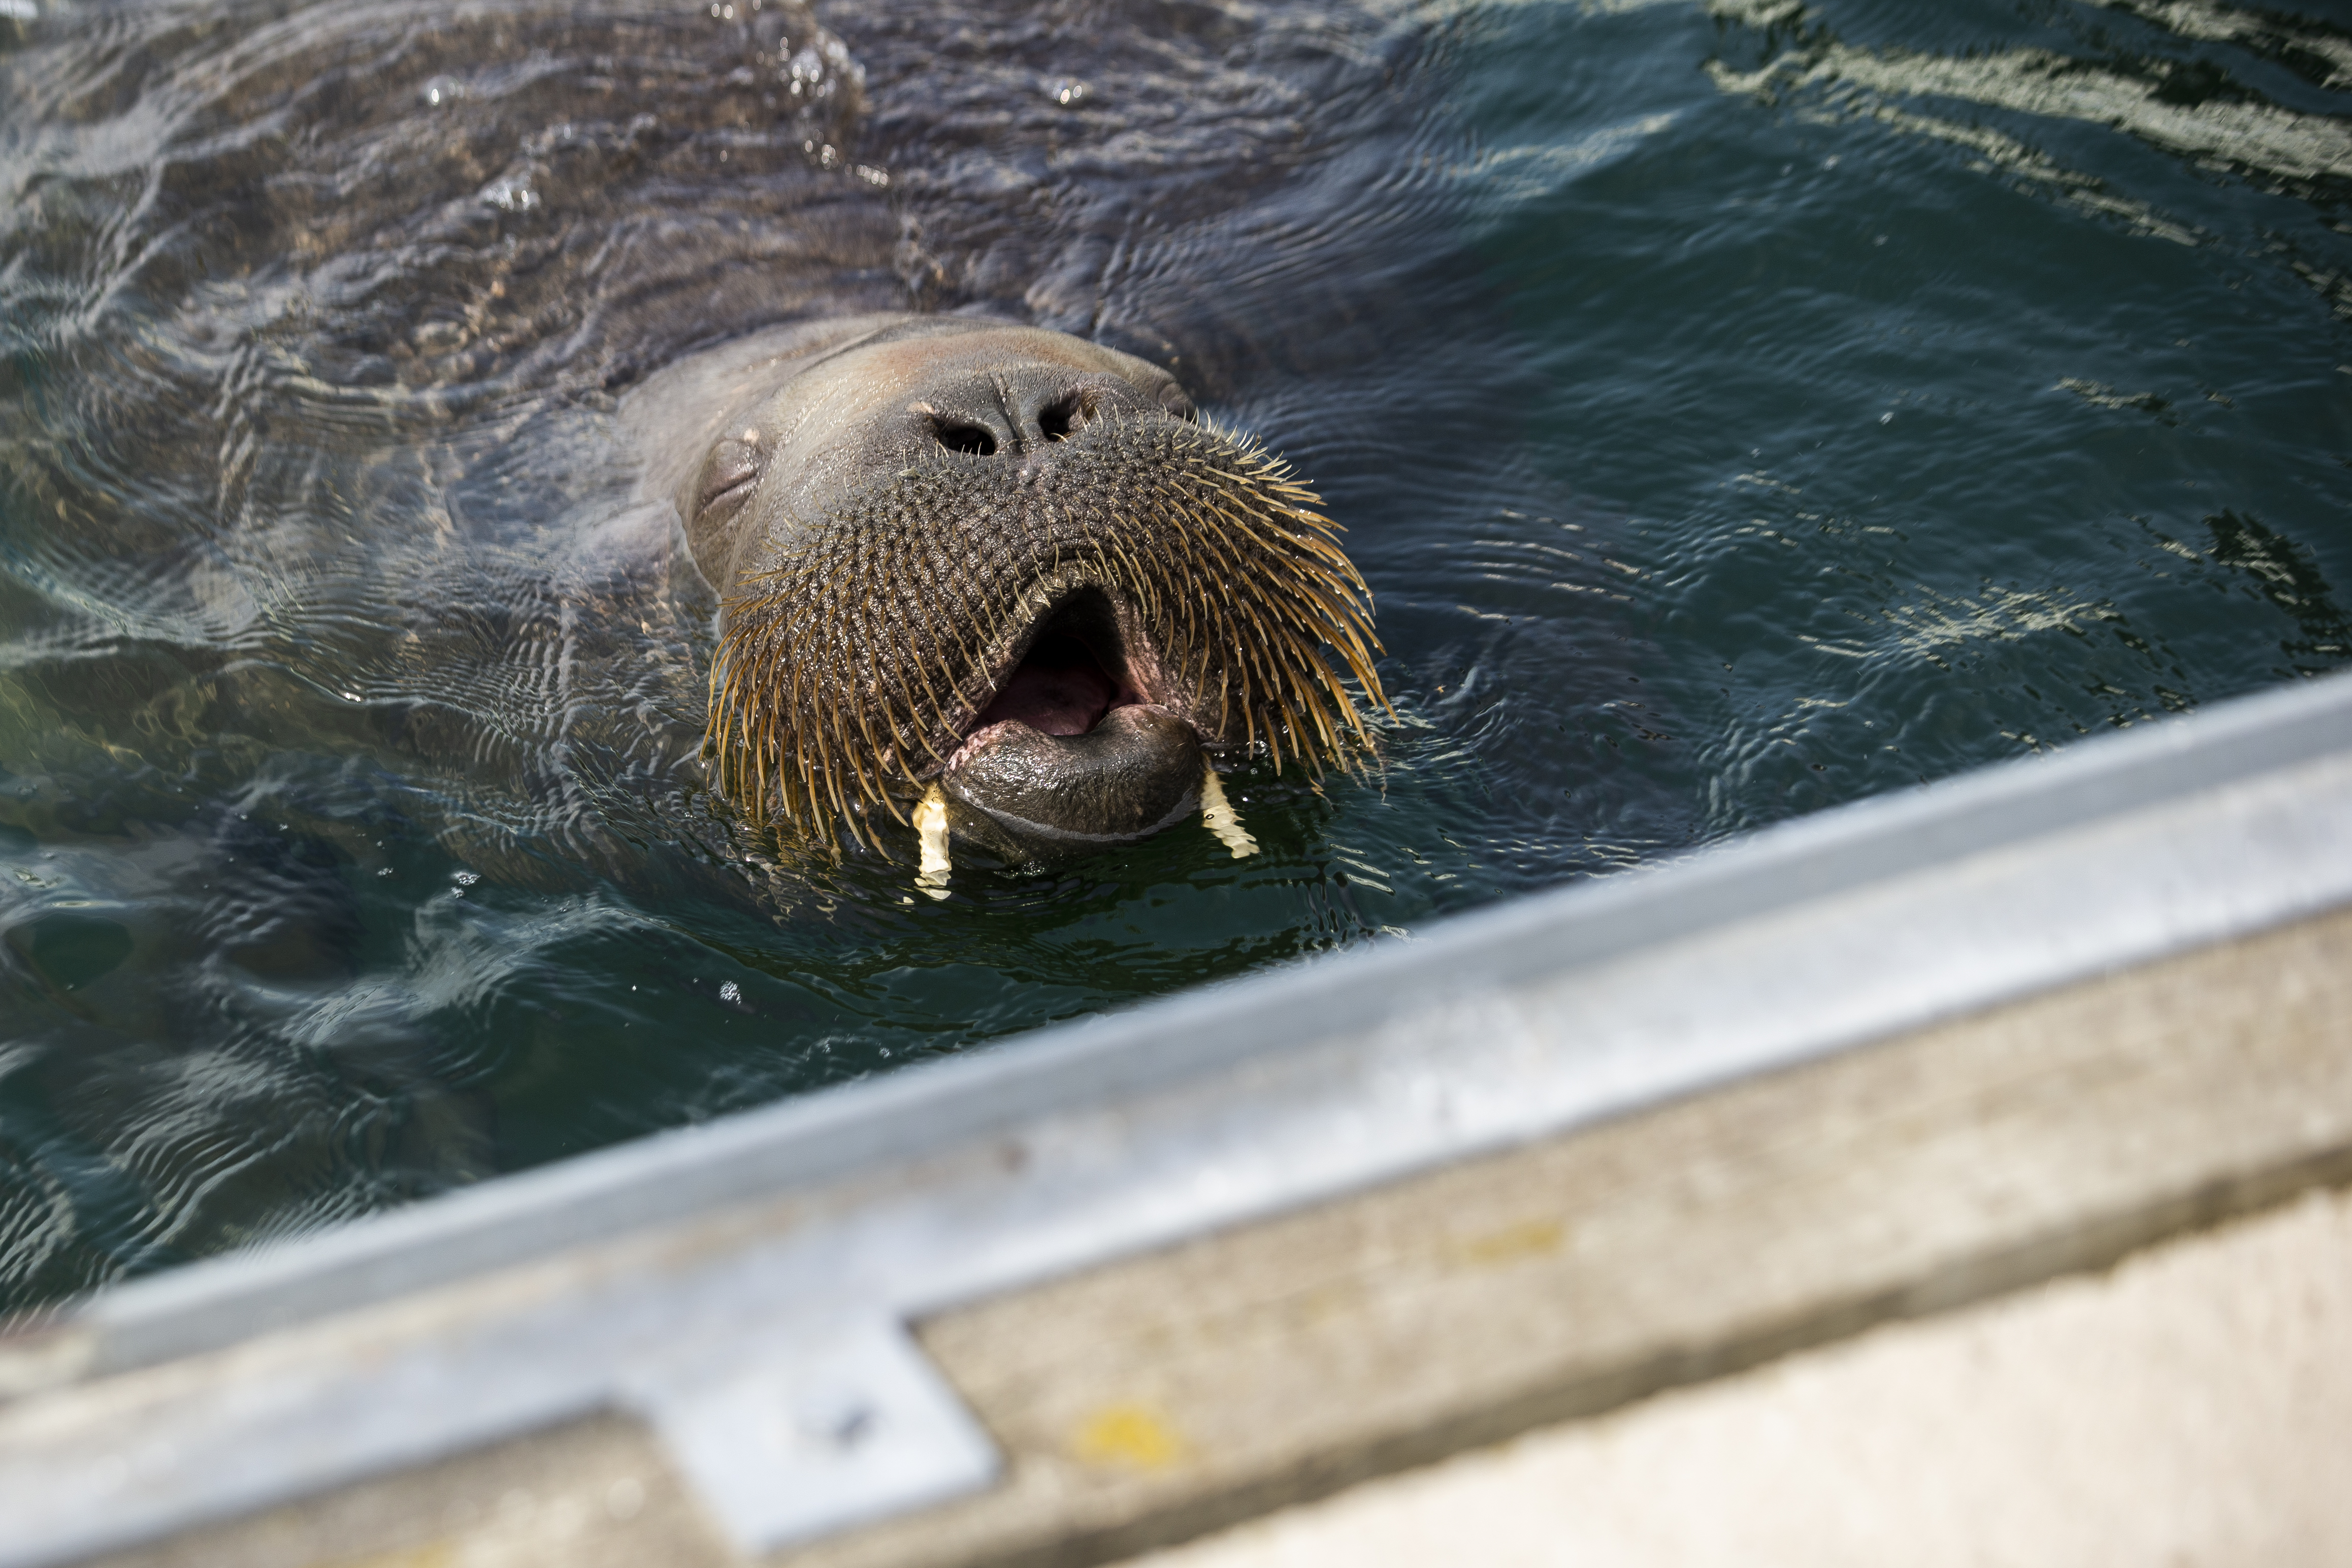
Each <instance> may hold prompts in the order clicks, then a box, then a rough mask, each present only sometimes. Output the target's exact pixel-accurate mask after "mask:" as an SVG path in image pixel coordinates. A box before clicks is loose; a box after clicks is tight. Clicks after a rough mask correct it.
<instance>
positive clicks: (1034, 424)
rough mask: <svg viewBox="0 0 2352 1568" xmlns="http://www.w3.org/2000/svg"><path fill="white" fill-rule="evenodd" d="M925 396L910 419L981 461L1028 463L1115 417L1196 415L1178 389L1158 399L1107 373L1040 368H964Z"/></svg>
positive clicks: (930, 387)
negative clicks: (1021, 460)
mask: <svg viewBox="0 0 2352 1568" xmlns="http://www.w3.org/2000/svg"><path fill="white" fill-rule="evenodd" d="M923 394H924V395H923V396H922V397H921V398H920V399H919V400H918V401H916V402H914V403H912V404H910V405H908V414H910V415H912V416H914V417H915V418H916V419H917V420H918V421H919V422H921V423H922V424H923V425H926V426H928V427H929V433H930V435H931V437H932V438H933V439H934V440H936V441H937V442H938V443H939V444H940V446H942V447H946V448H947V449H948V450H949V451H950V452H961V453H964V454H966V455H968V456H971V457H975V458H996V457H1003V458H1025V457H1029V456H1032V455H1034V454H1035V453H1037V452H1040V451H1042V450H1044V449H1045V447H1048V446H1050V445H1051V444H1053V443H1054V442H1056V441H1066V440H1068V439H1070V438H1071V437H1074V436H1076V434H1077V433H1078V432H1079V431H1080V430H1083V429H1085V428H1086V426H1087V425H1089V424H1091V423H1092V422H1093V421H1095V420H1097V419H1098V418H1102V417H1104V416H1110V415H1119V414H1125V415H1130V416H1133V415H1144V414H1173V415H1175V416H1178V417H1180V418H1190V417H1192V400H1191V399H1189V398H1187V397H1185V396H1184V395H1183V394H1182V393H1181V391H1178V390H1176V389H1175V388H1173V387H1169V388H1165V389H1162V390H1161V391H1160V395H1158V396H1151V395H1146V394H1145V393H1144V392H1143V391H1142V390H1141V389H1140V388H1138V387H1136V386H1135V385H1133V384H1130V383H1129V382H1128V381H1126V380H1124V379H1122V378H1121V377H1118V376H1116V375H1112V374H1108V373H1102V372H1094V373H1088V372H1082V371H1075V370H1072V369H1070V368H1069V367H1067V366H1063V365H1053V364H1044V363H1015V364H1011V365H1003V366H991V367H989V368H986V369H982V370H964V369H961V367H959V368H958V372H957V374H952V375H950V376H947V377H942V378H940V380H939V381H938V382H936V383H935V384H930V385H927V386H925V387H924V388H923Z"/></svg>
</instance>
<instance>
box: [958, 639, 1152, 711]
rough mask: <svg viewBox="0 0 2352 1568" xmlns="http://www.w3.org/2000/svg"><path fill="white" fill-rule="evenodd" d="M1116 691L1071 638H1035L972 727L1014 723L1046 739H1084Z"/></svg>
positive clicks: (1100, 667)
mask: <svg viewBox="0 0 2352 1568" xmlns="http://www.w3.org/2000/svg"><path fill="white" fill-rule="evenodd" d="M1117 700H1118V685H1117V684H1116V683H1115V682H1113V681H1112V679H1110V677H1109V676H1108V675H1105V674H1104V673H1103V668H1102V666H1101V665H1100V664H1099V663H1097V662H1096V659H1095V656H1094V655H1093V654H1091V653H1089V652H1088V651H1087V645H1086V644H1084V643H1082V642H1080V641H1079V640H1078V639H1077V638H1076V637H1060V636H1048V637H1040V638H1038V639H1037V643H1036V646H1035V647H1032V648H1031V649H1030V650H1029V657H1028V658H1024V659H1023V660H1022V661H1021V666H1020V668H1017V669H1015V670H1014V671H1013V674H1012V676H1011V678H1010V679H1007V680H1006V681H1005V683H1004V685H1003V688H1002V689H1000V690H999V691H998V692H997V694H996V699H995V700H993V701H992V702H991V703H989V705H988V706H987V707H986V708H985V709H983V710H982V711H981V715H980V719H979V721H978V722H976V723H975V724H974V725H973V726H972V728H973V729H974V730H975V731H979V730H984V729H986V728H987V727H988V726H989V725H991V724H1001V723H1003V721H1006V720H1007V719H1018V720H1019V721H1021V722H1023V723H1024V724H1026V725H1028V726H1029V727H1030V728H1031V729H1033V730H1034V731H1037V732H1038V733H1040V734H1044V735H1083V734H1086V733H1087V731H1090V730H1092V729H1093V728H1094V727H1095V726H1096V725H1097V724H1099V723H1101V722H1102V717H1103V715H1104V714H1106V713H1108V712H1109V711H1110V710H1111V706H1112V704H1113V703H1115V702H1116V701H1117Z"/></svg>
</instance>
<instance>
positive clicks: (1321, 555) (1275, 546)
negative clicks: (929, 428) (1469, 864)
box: [709, 416, 1387, 886]
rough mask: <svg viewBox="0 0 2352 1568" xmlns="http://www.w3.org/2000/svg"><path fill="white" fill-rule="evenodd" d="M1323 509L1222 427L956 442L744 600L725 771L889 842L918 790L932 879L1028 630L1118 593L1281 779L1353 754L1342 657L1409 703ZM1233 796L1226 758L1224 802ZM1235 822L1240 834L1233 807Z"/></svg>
mask: <svg viewBox="0 0 2352 1568" xmlns="http://www.w3.org/2000/svg"><path fill="white" fill-rule="evenodd" d="M1321 504H1322V503H1321V501H1320V500H1319V499H1318V497H1317V496H1316V495H1315V493H1314V492H1313V491H1312V490H1310V489H1307V487H1306V486H1304V485H1303V484H1301V483H1299V482H1298V481H1297V479H1295V478H1293V477H1292V475H1291V473H1290V470H1289V468H1287V466H1286V465H1285V464H1284V463H1283V462H1282V461H1281V460H1280V459H1278V458H1275V457H1273V456H1272V455H1270V454H1269V453H1267V452H1266V451H1265V449H1264V448H1263V447H1260V446H1258V445H1257V444H1256V443H1255V442H1253V441H1250V440H1247V439H1245V438H1243V437H1239V436H1236V435H1234V434H1233V433H1231V432H1228V431H1224V430H1222V429H1219V428H1217V427H1215V426H1206V425H1192V424H1187V423H1181V422H1178V421H1175V420H1171V419H1164V418H1137V417H1126V416H1104V417H1100V418H1096V419H1094V420H1092V421H1090V422H1088V423H1087V424H1086V425H1085V426H1083V427H1082V428H1080V429H1078V430H1076V431H1075V432H1074V433H1073V434H1072V435H1071V436H1070V437H1067V438H1066V439H1065V440H1062V441H1059V442H1057V443H1055V447H1054V449H1053V454H1052V458H1051V461H1050V462H1044V463H1039V464H1036V465H1033V466H1031V467H1028V468H1014V467H1013V466H1010V465H1007V464H1005V463H1003V462H1001V461H991V460H989V459H988V458H984V457H974V456H971V455H970V454H965V453H961V452H956V451H950V450H948V449H946V448H944V447H942V448H941V449H940V450H938V451H936V452H933V453H931V454H929V456H927V457H924V458H919V459H918V460H916V461H914V462H912V463H910V464H908V465H907V466H905V467H903V468H899V469H898V471H897V472H896V473H895V475H892V476H891V477H888V478H887V479H884V480H883V481H882V482H880V483H877V484H875V485H873V486H871V487H870V488H868V489H866V490H864V491H862V492H859V493H856V494H853V495H851V496H849V497H847V498H846V499H845V500H844V501H843V502H841V503H840V504H838V505H836V506H835V507H833V508H832V509H831V510H829V511H828V512H827V513H826V514H825V515H824V517H823V518H822V519H820V520H819V521H817V522H816V523H815V524H814V526H812V527H809V528H807V529H806V530H804V531H803V532H802V533H801V534H800V535H799V536H798V537H796V538H794V539H793V541H792V542H790V544H789V546H788V547H787V548H785V549H784V550H783V551H782V557H781V560H779V561H778V563H776V564H775V565H773V566H772V568H770V569H768V570H765V571H763V572H761V573H760V574H756V575H752V576H750V577H747V578H746V579H745V580H744V581H743V584H742V587H741V589H740V592H738V593H737V594H736V595H734V596H732V597H731V598H730V599H729V600H728V601H727V604H726V605H725V620H726V631H725V633H724V635H723V636H722V638H721V641H720V646H719V653H718V657H717V658H716V660H715V661H714V665H713V668H712V671H711V680H710V684H709V731H710V735H711V737H712V740H713V742H714V750H715V752H716V754H717V757H718V762H719V775H720V776H719V785H720V787H721V788H722V789H723V790H726V791H727V792H728V793H730V795H737V796H738V797H739V798H742V799H744V801H745V803H746V804H747V805H750V806H751V809H752V810H753V811H754V812H755V813H761V814H764V813H765V812H767V811H768V810H770V809H773V810H774V811H776V812H777V813H778V814H779V815H780V816H782V818H783V819H784V820H785V821H786V822H788V823H790V824H792V825H793V826H797V827H799V828H801V829H803V830H805V831H810V832H813V833H814V834H817V835H819V836H821V837H824V839H825V840H827V841H828V842H834V843H837V842H838V839H837V837H836V833H837V830H838V829H840V828H845V829H846V830H847V832H848V833H849V835H850V836H851V837H853V838H854V839H856V840H858V841H859V842H862V843H866V844H869V845H876V846H877V847H878V843H877V839H876V837H875V824H876V821H877V813H882V812H887V814H888V815H889V816H893V817H896V818H898V820H899V821H901V822H904V821H907V820H908V812H907V809H906V807H905V806H904V805H902V804H901V803H902V801H908V800H911V799H913V798H914V796H915V795H921V796H922V803H921V805H918V806H917V807H916V808H915V816H916V817H917V818H918V819H919V821H918V826H919V827H920V828H921V830H922V835H923V837H924V840H925V843H926V846H927V847H926V850H925V862H924V864H925V867H926V868H927V874H928V871H929V868H930V866H931V861H930V858H929V855H930V851H929V842H930V838H931V836H932V832H933V830H934V827H936V830H937V831H938V832H940V833H944V831H945V828H944V823H945V820H946V818H945V806H944V805H940V806H939V807H938V808H937V809H936V810H934V809H933V806H932V799H933V797H934V796H937V795H940V791H939V789H938V785H937V784H936V783H935V782H931V783H930V787H929V790H928V791H926V790H925V789H924V787H923V786H924V785H925V784H926V783H927V782H929V781H935V780H936V779H937V777H938V773H939V770H940V768H942V767H945V766H947V765H948V764H949V763H950V761H951V760H952V757H953V755H954V753H955V752H956V750H957V747H958V745H959V744H960V743H961V736H962V735H963V733H964V731H966V729H967V728H968V727H969V726H970V725H971V723H972V722H973V721H974V720H976V719H977V718H978V716H979V715H980V714H981V713H982V711H983V710H986V708H987V706H988V704H989V702H990V701H991V700H992V698H993V697H994V696H995V693H996V690H997V687H998V684H999V683H1000V682H1001V681H1002V680H1003V679H1006V678H1007V676H1008V674H1009V672H1010V670H1011V668H1012V667H1013V664H1014V663H1016V662H1017V659H1018V658H1019V656H1020V654H1021V652H1022V649H1021V648H1020V647H1017V646H1015V642H1014V639H1017V638H1019V637H1025V636H1028V635H1031V632H1032V629H1033V628H1034V627H1035V626H1038V625H1040V624H1041V623H1042V622H1043V621H1044V620H1045V618H1046V617H1048V616H1050V615H1051V614H1053V613H1054V610H1055V605H1057V604H1059V603H1061V602H1062V601H1063V600H1065V599H1066V597H1067V595H1070V594H1072V593H1075V592H1078V591H1080V590H1097V589H1098V590H1100V591H1102V592H1104V593H1108V594H1109V595H1113V596H1114V598H1115V599H1116V600H1118V602H1120V603H1123V604H1125V605H1127V606H1128V607H1129V613H1132V614H1134V615H1136V616H1139V618H1140V624H1141V627H1142V630H1143V632H1144V634H1145V635H1146V636H1147V637H1149V639H1150V644H1151V647H1150V653H1151V657H1152V658H1156V659H1157V660H1158V661H1159V665H1160V668H1161V669H1162V671H1163V672H1165V673H1166V674H1167V675H1170V676H1172V677H1174V678H1175V679H1177V681H1178V682H1179V683H1180V684H1181V688H1182V689H1183V691H1184V692H1185V693H1186V699H1185V700H1186V701H1187V702H1188V703H1189V704H1190V707H1191V709H1192V711H1193V712H1195V713H1197V714H1198V718H1197V719H1196V720H1195V721H1194V722H1196V723H1209V722H1212V716H1213V724H1214V727H1215V733H1216V734H1218V735H1222V736H1223V737H1225V740H1224V742H1222V743H1225V744H1230V743H1231V742H1233V741H1234V740H1240V741H1241V742H1244V744H1246V745H1249V746H1252V747H1255V746H1256V745H1259V744H1263V745H1265V748H1266V752H1267V755H1268V756H1269V757H1270V758H1271V760H1272V762H1273V763H1274V766H1275V769H1276V772H1277V773H1279V772H1281V771H1282V770H1283V769H1284V767H1285V766H1286V764H1293V765H1298V766H1302V767H1304V768H1306V769H1307V772H1308V773H1309V774H1310V776H1315V775H1319V773H1320V772H1321V771H1322V769H1323V768H1324V767H1325V766H1327V765H1336V766H1338V767H1340V768H1342V769H1347V768H1349V767H1350V766H1352V765H1353V764H1352V762H1351V759H1350V757H1349V748H1348V744H1347V742H1346V739H1345V738H1346V737H1348V736H1349V735H1350V734H1352V736H1353V737H1355V738H1356V739H1357V740H1359V741H1361V740H1364V739H1366V738H1368V736H1369V729H1368V726H1367V724H1366V722H1365V719H1364V715H1363V713H1362V712H1361V711H1360V710H1359V708H1358V706H1357V703H1356V701H1355V700H1354V699H1353V698H1352V697H1351V696H1350V694H1349V690H1348V689H1347V686H1346V684H1345V683H1344V682H1343V681H1342V679H1341V669H1342V668H1344V670H1345V671H1346V673H1347V674H1348V675H1350V676H1352V677H1353V678H1354V679H1355V681H1356V683H1357V684H1358V686H1359V687H1360V689H1361V691H1362V695H1363V696H1364V697H1365V698H1366V699H1368V700H1370V701H1373V702H1376V703H1379V704H1381V706H1383V707H1385V706H1386V705H1387V697H1386V695H1385V694H1384V693H1383V692H1382V691H1381V684H1380V680H1379V678H1378V676H1377V675H1376V674H1375V673H1374V669H1373V659H1374V658H1375V657H1376V655H1377V653H1378V651H1379V649H1380V647H1381V644H1380V641H1379V639H1378V637H1376V636H1375V635H1374V632H1373V629H1372V621H1371V605H1370V597H1371V595H1370V591H1369V589H1367V588H1366V586H1365V584H1364V581H1363V578H1362V576H1361V575H1360V574H1359V573H1358V572H1357V570H1356V568H1355V566H1354V565H1353V563H1350V562H1349V559H1348V556H1347V554H1346V552H1344V551H1343V550H1342V549H1340V547H1339V544H1338V542H1336V540H1335V539H1334V537H1333V536H1334V535H1335V534H1336V533H1337V532H1338V531H1339V525H1338V524H1337V523H1335V522H1333V521H1331V520H1330V519H1328V517H1326V516H1324V515H1323V514H1322V513H1321V512H1320V511H1319V510H1317V509H1318V508H1319V507H1320V505H1321ZM975 628H983V629H982V630H980V631H979V632H978V633H977V634H976V633H975ZM1326 648H1328V649H1329V650H1330V652H1331V653H1332V654H1333V655H1336V656H1337V657H1336V659H1335V658H1329V657H1327V656H1326V654H1325V651H1324V650H1325V649H1326ZM1335 664H1336V665H1337V666H1338V667H1339V668H1335ZM1236 730H1238V731H1240V732H1239V734H1238V735H1236V734H1235V733H1234V731H1236ZM925 756H928V757H929V759H930V764H929V767H924V768H919V767H918V766H917V765H916V763H917V761H918V759H919V758H921V757H925ZM747 786H748V787H747ZM1212 797H1213V798H1214V799H1215V800H1216V801H1217V802H1220V803H1222V802H1223V791H1222V787H1221V786H1219V785H1217V784H1216V783H1215V773H1214V770H1213V769H1212V770H1211V772H1210V773H1209V776H1208V781H1207V782H1206V783H1205V784H1203V786H1202V801H1203V810H1204V814H1206V813H1207V810H1208V805H1209V803H1210V801H1211V799H1212ZM941 799H942V800H943V799H944V797H941ZM1218 820H1226V821H1233V823H1234V832H1235V833H1240V832H1241V830H1240V828H1239V826H1238V823H1237V821H1235V820H1234V819H1233V818H1232V811H1231V806H1230V804H1225V805H1223V816H1222V817H1220V818H1217V819H1214V820H1212V823H1211V826H1213V828H1214V827H1216V823H1217V821H1218ZM1219 836H1220V837H1221V838H1224V837H1225V835H1224V833H1223V830H1222V829H1220V830H1219ZM1241 837H1242V839H1243V840H1247V835H1246V834H1242V835H1241ZM1226 842H1227V846H1228V847H1234V840H1233V839H1230V838H1227V839H1226ZM1250 842H1251V843H1252V845H1253V847H1255V845H1254V841H1250ZM1235 852H1236V853H1237V854H1238V853H1243V852H1244V851H1241V850H1238V849H1237V850H1236V851H1235ZM940 853H941V856H942V860H941V865H942V867H943V866H944V847H943V842H942V847H941V850H940ZM941 876H942V877H944V870H942V871H941ZM926 886H929V884H928V883H927V884H926Z"/></svg>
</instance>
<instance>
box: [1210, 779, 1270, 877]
mask: <svg viewBox="0 0 2352 1568" xmlns="http://www.w3.org/2000/svg"><path fill="white" fill-rule="evenodd" d="M1201 820H1202V821H1203V822H1205V823H1207V824H1208V825H1209V831H1210V832H1212V833H1213V834H1215V835H1216V836H1217V842H1218V843H1220V844H1222V845H1223V846H1224V847H1226V848H1228V849H1230V850H1232V851H1233V852H1234V859H1236V860H1238V859H1240V858H1242V857H1243V856H1244V855H1255V854H1256V853H1257V840H1256V839H1255V838H1252V837H1250V836H1249V829H1247V828H1245V827H1244V826H1242V819H1241V818H1240V817H1238V816H1234V803H1233V802H1231V801H1229V800H1227V799H1226V798H1225V786H1224V784H1223V782H1222V781H1220V780H1219V779H1218V777H1217V770H1216V766H1215V764H1213V763H1212V764H1211V765H1210V768H1209V772H1208V775H1207V776H1206V777H1205V778H1203V779H1202V781H1201Z"/></svg>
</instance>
